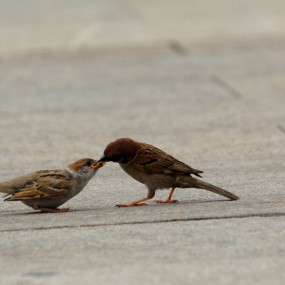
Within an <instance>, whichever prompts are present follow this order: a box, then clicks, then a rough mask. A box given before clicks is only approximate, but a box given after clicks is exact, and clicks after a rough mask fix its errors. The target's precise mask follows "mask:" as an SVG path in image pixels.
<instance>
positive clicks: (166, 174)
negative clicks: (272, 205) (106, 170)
mask: <svg viewBox="0 0 285 285" xmlns="http://www.w3.org/2000/svg"><path fill="white" fill-rule="evenodd" d="M108 161H112V162H115V163H119V165H120V166H121V168H122V169H123V170H124V171H125V172H126V173H127V174H129V175H130V176H131V177H133V178H134V179H136V180H137V181H139V182H141V183H143V184H145V185H146V187H147V189H148V194H147V196H146V197H144V198H142V199H138V200H136V201H133V202H132V203H129V204H118V205H116V206H117V207H131V206H142V205H145V204H144V203H143V202H145V201H147V200H150V199H152V198H153V197H154V195H155V191H156V190H157V189H165V188H171V191H170V193H169V196H168V198H167V199H166V200H159V201H156V202H158V203H175V202H177V200H173V199H172V196H173V193H174V191H175V189H176V188H199V189H205V190H208V191H211V192H214V193H216V194H219V195H222V196H225V197H228V198H229V199H231V200H238V199H239V197H237V196H236V195H234V194H232V193H230V192H228V191H226V190H224V189H222V188H219V187H217V186H214V185H212V184H210V183H207V182H204V181H202V180H200V179H197V178H194V177H193V176H197V177H202V176H201V175H200V174H201V173H203V171H201V170H197V169H194V168H192V167H190V166H188V165H187V164H185V163H183V162H181V161H179V160H178V159H176V158H174V157H173V156H171V155H169V154H167V153H166V152H164V151H162V150H160V149H158V148H157V147H155V146H152V145H150V144H146V143H142V142H138V141H135V140H132V139H130V138H120V139H118V140H116V141H114V142H112V143H110V144H108V145H107V147H106V148H105V151H104V155H103V156H102V157H101V158H100V159H99V160H98V162H108Z"/></svg>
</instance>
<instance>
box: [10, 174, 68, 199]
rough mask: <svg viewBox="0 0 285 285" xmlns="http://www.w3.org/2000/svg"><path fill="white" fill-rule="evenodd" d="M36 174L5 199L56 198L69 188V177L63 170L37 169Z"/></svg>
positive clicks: (64, 194) (65, 192) (63, 194)
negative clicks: (29, 181)
mask: <svg viewBox="0 0 285 285" xmlns="http://www.w3.org/2000/svg"><path fill="white" fill-rule="evenodd" d="M37 174H38V175H37V177H36V178H35V179H34V180H33V182H31V183H29V184H27V185H25V186H24V187H23V188H21V189H19V190H18V191H17V192H15V193H13V194H12V195H11V196H10V197H9V198H7V199H6V200H5V201H18V200H37V199H58V198H61V197H64V196H66V195H67V194H68V193H69V191H70V190H71V187H72V185H71V179H70V177H69V175H68V174H67V173H66V172H64V171H60V170H53V171H50V170H47V171H38V172H37Z"/></svg>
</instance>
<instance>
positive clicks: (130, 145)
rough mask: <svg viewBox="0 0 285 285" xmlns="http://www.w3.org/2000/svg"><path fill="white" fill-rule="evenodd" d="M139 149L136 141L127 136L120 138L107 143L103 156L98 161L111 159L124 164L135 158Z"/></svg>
mask: <svg viewBox="0 0 285 285" xmlns="http://www.w3.org/2000/svg"><path fill="white" fill-rule="evenodd" d="M139 149H140V145H139V143H138V142H136V141H134V140H132V139H129V138H121V139H118V140H116V141H114V142H112V143H110V144H108V145H107V147H106V149H105V151H104V156H103V157H102V158H101V159H100V160H99V161H113V162H118V163H122V164H125V163H128V162H130V161H131V160H133V159H134V158H135V156H136V155H137V152H138V151H139Z"/></svg>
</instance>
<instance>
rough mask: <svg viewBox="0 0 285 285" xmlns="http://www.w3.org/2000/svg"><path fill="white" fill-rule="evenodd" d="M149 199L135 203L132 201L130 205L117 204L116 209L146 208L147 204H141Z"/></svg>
mask: <svg viewBox="0 0 285 285" xmlns="http://www.w3.org/2000/svg"><path fill="white" fill-rule="evenodd" d="M149 199H150V198H148V197H145V198H142V199H139V200H136V201H134V202H132V203H130V204H117V205H116V207H119V208H123V207H137V206H147V204H145V203H142V202H144V201H147V200H149Z"/></svg>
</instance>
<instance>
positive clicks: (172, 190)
mask: <svg viewBox="0 0 285 285" xmlns="http://www.w3.org/2000/svg"><path fill="white" fill-rule="evenodd" d="M174 191H175V187H172V189H171V191H170V193H169V195H168V197H167V199H166V200H157V201H155V202H156V203H160V204H162V203H177V202H178V200H172V199H171V198H172V195H173V193H174Z"/></svg>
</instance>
